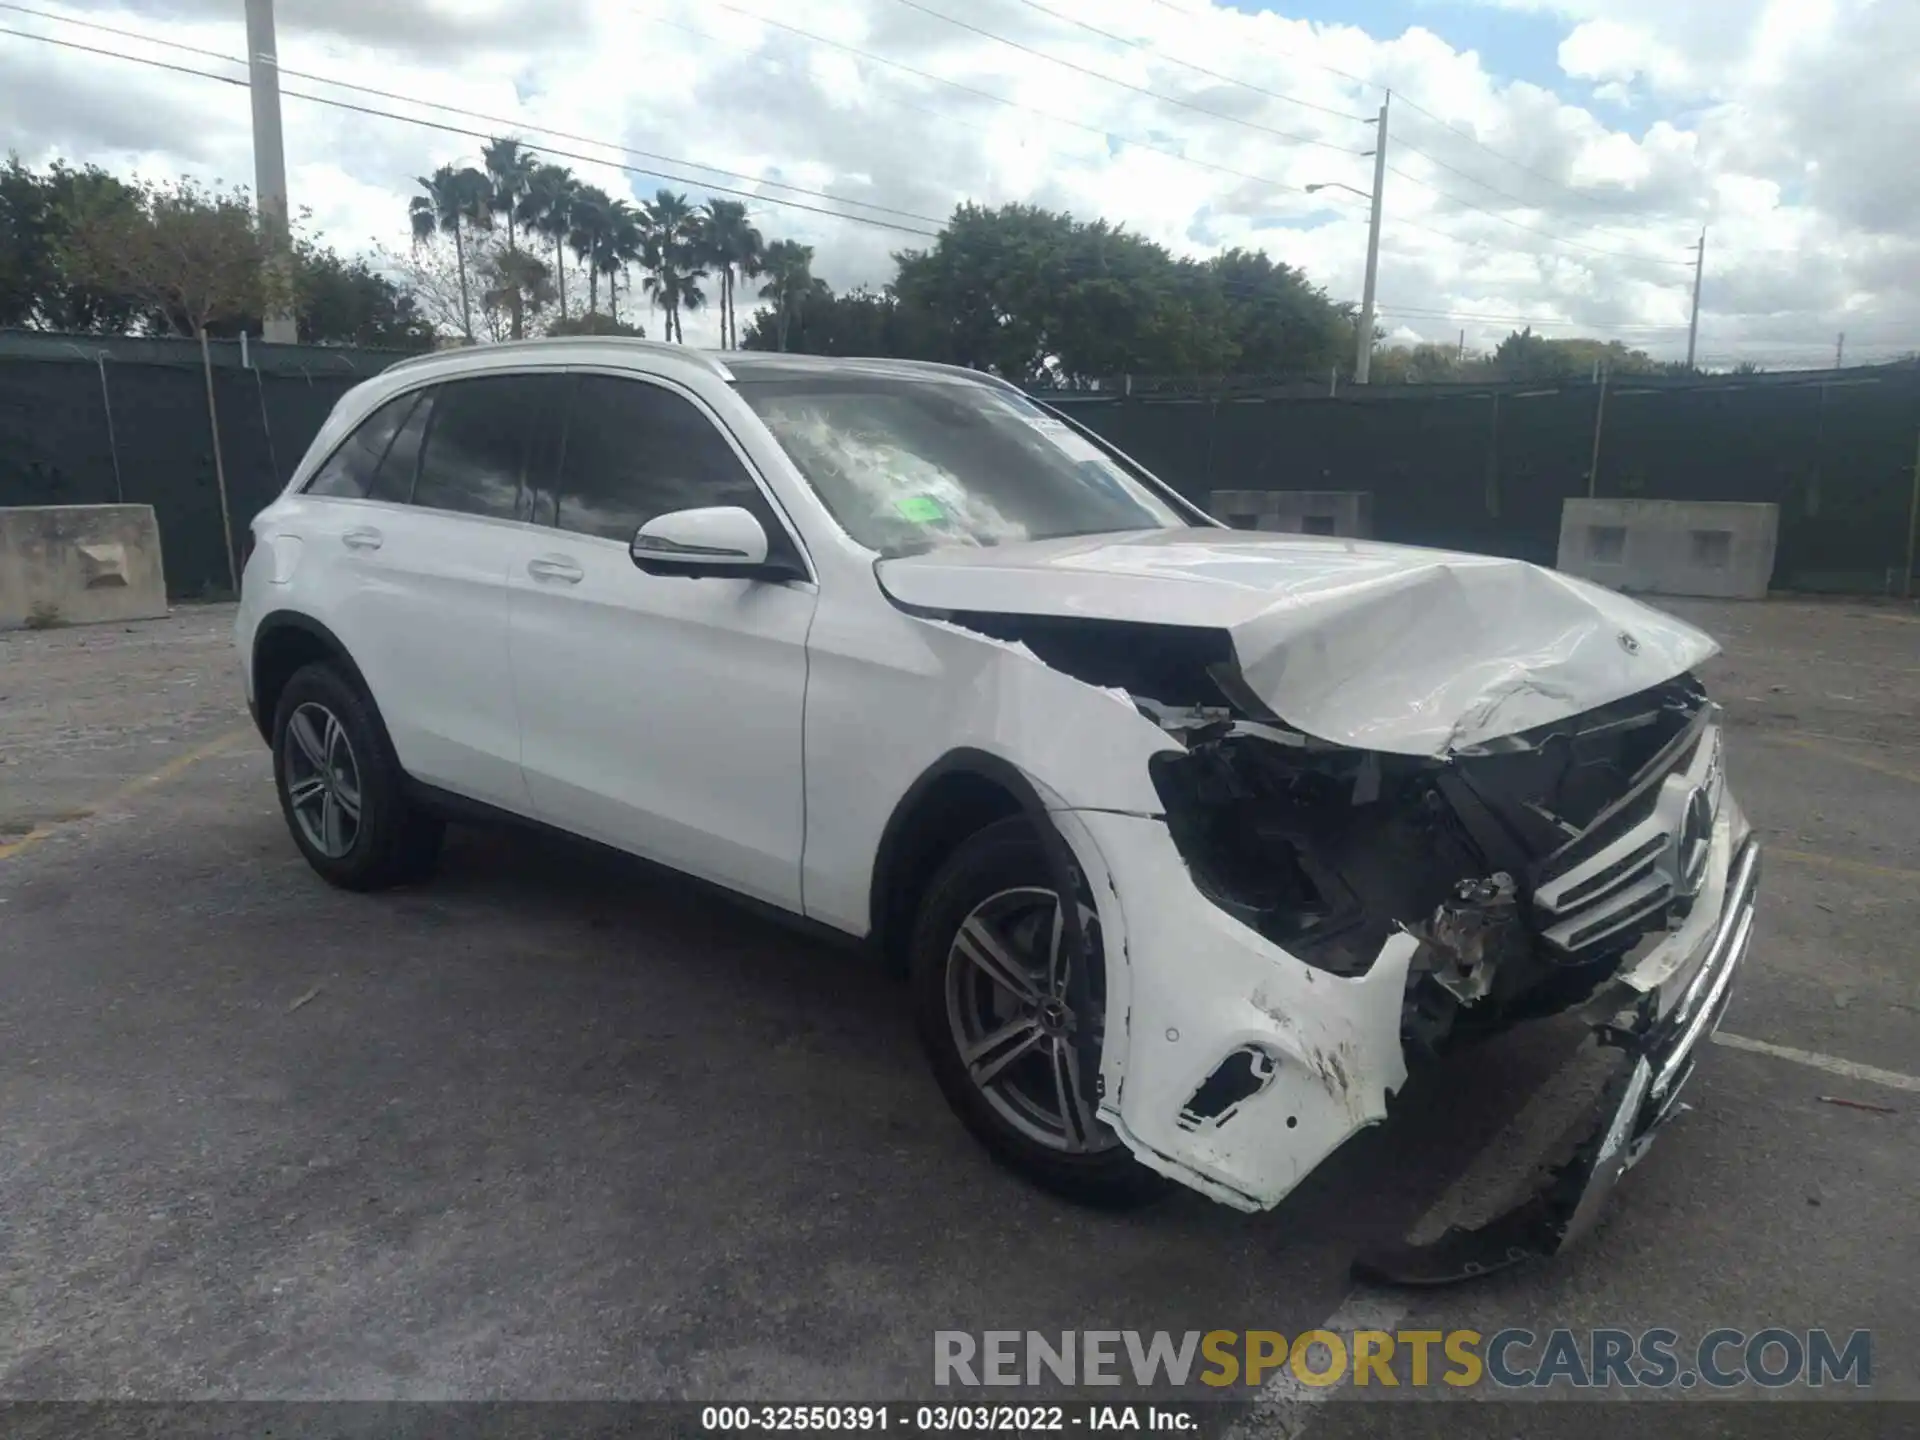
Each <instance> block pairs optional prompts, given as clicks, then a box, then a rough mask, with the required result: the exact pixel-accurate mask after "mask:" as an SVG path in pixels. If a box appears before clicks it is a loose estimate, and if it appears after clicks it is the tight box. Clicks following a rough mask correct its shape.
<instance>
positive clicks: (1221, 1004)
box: [1054, 811, 1417, 1210]
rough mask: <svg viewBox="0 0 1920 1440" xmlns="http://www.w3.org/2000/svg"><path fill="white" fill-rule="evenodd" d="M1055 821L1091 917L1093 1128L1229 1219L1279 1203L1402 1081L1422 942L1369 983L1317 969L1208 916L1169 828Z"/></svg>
mask: <svg viewBox="0 0 1920 1440" xmlns="http://www.w3.org/2000/svg"><path fill="white" fill-rule="evenodd" d="M1054 818H1055V821H1056V824H1058V825H1059V826H1060V828H1061V831H1062V834H1063V836H1064V837H1065V838H1066V839H1067V841H1068V843H1069V844H1070V845H1071V846H1073V848H1074V849H1075V850H1076V852H1078V853H1079V854H1080V858H1081V860H1082V863H1083V865H1084V866H1086V868H1087V870H1088V878H1089V880H1090V881H1091V882H1092V884H1091V887H1090V888H1091V889H1092V890H1093V892H1094V895H1095V897H1096V900H1097V904H1098V908H1099V914H1100V926H1101V936H1102V945H1103V949H1104V952H1105V958H1106V965H1107V976H1108V994H1107V1003H1108V1023H1107V1034H1106V1043H1105V1046H1104V1047H1103V1051H1102V1055H1101V1088H1102V1098H1101V1106H1100V1118H1101V1119H1102V1120H1104V1121H1105V1122H1106V1123H1107V1124H1108V1125H1110V1126H1112V1127H1113V1129H1114V1132H1115V1133H1116V1134H1118V1135H1119V1136H1120V1138H1121V1139H1122V1140H1123V1141H1125V1142H1126V1144H1127V1146H1128V1148H1129V1149H1131V1150H1132V1151H1133V1153H1134V1154H1135V1155H1136V1156H1137V1157H1138V1158H1139V1159H1140V1161H1141V1163H1143V1164H1145V1165H1146V1166H1148V1167H1149V1168H1150V1169H1153V1170H1156V1171H1158V1172H1160V1173H1161V1174H1163V1175H1167V1176H1169V1177H1171V1178H1172V1179H1175V1180H1178V1181H1180V1182H1182V1183H1183V1184H1186V1185H1188V1186H1191V1187H1192V1188H1193V1189H1196V1190H1199V1191H1201V1192H1202V1193H1204V1194H1206V1195H1209V1196H1211V1197H1213V1198H1214V1199H1216V1200H1220V1201H1222V1202H1224V1203H1226V1204H1228V1205H1231V1206H1234V1207H1235V1208H1236V1209H1241V1210H1263V1209H1267V1208H1269V1207H1271V1206H1273V1205H1276V1204H1278V1203H1279V1202H1280V1201H1281V1200H1282V1199H1283V1198H1285V1196H1286V1195H1287V1194H1288V1192H1290V1191H1291V1190H1292V1189H1293V1188H1294V1186H1296V1185H1298V1184H1299V1183H1300V1181H1301V1180H1303V1179H1304V1178H1305V1177H1306V1176H1307V1174H1308V1173H1309V1172H1311V1171H1312V1170H1313V1169H1314V1168H1315V1167H1316V1166H1317V1165H1319V1164H1320V1162H1321V1161H1322V1160H1324V1159H1325V1158H1326V1157H1327V1156H1328V1155H1329V1154H1331V1153H1332V1152H1333V1150H1335V1149H1336V1148H1337V1147H1338V1146H1339V1145H1340V1144H1341V1142H1342V1141H1344V1140H1346V1139H1347V1137H1348V1136H1350V1135H1352V1134H1353V1133H1354V1132H1355V1131H1356V1130H1359V1129H1361V1128H1363V1127H1365V1126H1367V1125H1371V1124H1374V1123H1376V1122H1377V1121H1379V1120H1381V1119H1383V1118H1384V1117H1385V1115H1386V1101H1387V1096H1388V1095H1389V1094H1390V1093H1392V1092H1393V1091H1395V1090H1397V1089H1398V1088H1399V1087H1400V1086H1401V1085H1402V1084H1403V1083H1404V1082H1405V1080H1406V1073H1407V1072H1406V1062H1405V1057H1404V1054H1403V1051H1402V1048H1401V1041H1400V1014H1401V1002H1402V997H1403V995H1404V993H1405V990H1406V982H1407V968H1408V965H1409V963H1410V962H1411V961H1412V959H1413V955H1414V951H1415V950H1416V948H1417V942H1416V941H1415V940H1414V939H1413V938H1412V937H1411V936H1409V935H1406V934H1403V933H1396V934H1395V935H1394V936H1392V937H1391V938H1390V939H1389V940H1388V941H1387V942H1386V944H1385V946H1384V947H1383V949H1382V951H1381V953H1380V955H1379V957H1378V959H1377V960H1376V961H1375V963H1374V964H1373V966H1372V967H1371V968H1370V969H1369V971H1368V972H1367V973H1366V974H1365V975H1361V976H1354V977H1344V976H1338V975H1331V974H1328V973H1326V972H1324V971H1320V970H1315V969H1313V968H1312V967H1311V966H1308V965H1307V964H1305V963H1304V962H1302V961H1300V960H1298V959H1296V958H1294V957H1293V956H1292V955H1290V954H1288V953H1287V952H1286V951H1285V950H1283V949H1281V948H1280V947H1279V946H1277V945H1274V944H1272V943H1271V942H1269V941H1267V940H1265V939H1263V938H1262V937H1261V936H1260V935H1258V934H1256V933H1255V932H1254V931H1252V930H1250V929H1248V928H1247V927H1246V926H1244V925H1241V924H1240V923H1239V922H1238V921H1236V920H1234V919H1233V918H1232V917H1231V916H1229V915H1227V914H1226V913H1225V912H1223V911H1222V910H1220V909H1219V908H1218V907H1217V906H1214V905H1212V904H1210V903H1209V902H1208V901H1207V900H1206V899H1205V897H1203V896H1202V895H1201V894H1200V892H1199V891H1198V890H1197V889H1195V888H1194V885H1193V883H1192V881H1191V880H1190V879H1189V877H1188V873H1187V867H1186V865H1185V863H1184V862H1183V861H1182V860H1181V858H1180V855H1179V853H1178V852H1177V851H1176V850H1175V848H1174V844H1173V840H1172V837H1171V836H1170V835H1169V834H1168V831H1167V827H1166V825H1165V823H1164V822H1163V821H1160V820H1158V819H1152V818H1148V817H1144V816H1138V815H1122V814H1114V813H1110V812H1093V811H1072V812H1067V813H1063V814H1056V815H1055V817H1054ZM1223 1067H1226V1069H1225V1070H1223ZM1217 1072H1218V1073H1217ZM1210 1081H1212V1082H1213V1083H1212V1084H1211V1085H1210V1084H1209V1082H1210Z"/></svg>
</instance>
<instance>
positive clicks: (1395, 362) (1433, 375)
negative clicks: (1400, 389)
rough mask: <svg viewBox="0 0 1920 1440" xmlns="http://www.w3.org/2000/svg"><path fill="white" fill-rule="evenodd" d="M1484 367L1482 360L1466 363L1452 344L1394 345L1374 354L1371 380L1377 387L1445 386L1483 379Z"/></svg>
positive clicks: (1473, 359)
mask: <svg viewBox="0 0 1920 1440" xmlns="http://www.w3.org/2000/svg"><path fill="white" fill-rule="evenodd" d="M1484 368H1485V367H1484V362H1482V361H1481V360H1480V359H1479V358H1478V357H1474V358H1471V359H1468V360H1466V361H1462V360H1461V358H1460V352H1459V350H1458V349H1456V348H1455V347H1454V346H1452V345H1435V344H1420V345H1391V346H1388V347H1386V348H1385V349H1382V350H1377V351H1375V352H1374V356H1373V370H1372V376H1371V379H1372V381H1373V383H1374V384H1375V385H1441V384H1445V383H1447V382H1448V381H1453V380H1475V379H1479V378H1481V374H1480V372H1481V371H1482V370H1484Z"/></svg>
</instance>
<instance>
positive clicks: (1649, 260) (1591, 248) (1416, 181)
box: [1387, 165, 1693, 268]
mask: <svg viewBox="0 0 1920 1440" xmlns="http://www.w3.org/2000/svg"><path fill="white" fill-rule="evenodd" d="M1387 169H1389V170H1391V171H1392V172H1393V173H1394V174H1395V175H1398V176H1399V177H1400V178H1401V179H1402V180H1405V181H1406V182H1407V183H1408V184H1409V185H1418V186H1419V187H1420V188H1421V189H1422V190H1426V191H1428V192H1430V193H1431V194H1433V195H1436V196H1438V197H1439V198H1440V199H1442V200H1448V201H1451V202H1452V203H1453V204H1455V205H1458V206H1460V207H1461V208H1462V209H1466V210H1477V211H1479V212H1480V214H1482V215H1485V216H1487V217H1488V218H1489V219H1491V220H1498V221H1499V222H1500V223H1501V224H1502V225H1511V226H1512V227H1513V228H1514V229H1516V230H1525V231H1526V232H1527V233H1528V234H1531V235H1539V236H1542V237H1544V238H1546V239H1548V240H1552V241H1554V242H1555V243H1557V244H1560V245H1570V246H1572V247H1573V248H1574V249H1575V250H1585V251H1587V252H1589V253H1590V254H1594V255H1610V256H1612V257H1613V258H1615V259H1617V260H1639V261H1642V262H1644V263H1646V264H1649V265H1684V266H1687V267H1689V268H1691V266H1692V265H1693V262H1692V261H1691V260H1662V259H1660V258H1659V257H1658V256H1654V255H1635V254H1633V253H1632V252H1631V251H1628V250H1603V249H1601V248H1600V247H1599V246H1597V245H1588V244H1584V243H1583V242H1581V241H1579V240H1569V239H1567V238H1566V237H1565V236H1564V235H1556V234H1554V233H1553V232H1552V231H1551V230H1542V229H1541V228H1540V227H1539V226H1538V225H1528V224H1526V223H1525V222H1524V221H1520V220H1515V219H1514V218H1513V217H1512V216H1510V215H1502V214H1501V213H1500V212H1499V211H1498V210H1489V209H1488V208H1487V207H1486V206H1484V205H1476V204H1474V203H1473V201H1471V200H1462V199H1461V198H1460V197H1459V196H1458V195H1452V194H1449V193H1448V192H1447V191H1445V190H1441V189H1438V188H1436V187H1435V186H1432V185H1429V184H1428V183H1427V182H1426V181H1424V180H1422V179H1421V178H1420V177H1419V176H1417V175H1409V174H1408V173H1407V172H1406V171H1404V170H1402V169H1401V168H1400V167H1399V166H1397V165H1389V166H1387Z"/></svg>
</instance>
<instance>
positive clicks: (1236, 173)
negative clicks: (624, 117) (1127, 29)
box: [648, 0, 1305, 195]
mask: <svg viewBox="0 0 1920 1440" xmlns="http://www.w3.org/2000/svg"><path fill="white" fill-rule="evenodd" d="M706 3H707V4H708V5H710V6H715V7H717V8H719V9H721V10H727V11H731V12H732V13H733V14H735V15H739V16H742V17H744V18H746V19H748V20H755V21H758V22H759V23H760V24H762V25H770V26H772V27H773V28H774V29H776V30H784V31H786V32H787V33H788V34H790V35H797V36H798V37H799V38H800V39H802V40H806V41H810V42H811V43H813V44H815V45H825V46H826V47H827V48H828V49H830V50H838V51H840V52H842V53H843V54H847V55H852V56H855V57H856V58H858V59H861V60H867V61H871V62H872V63H873V64H875V65H884V66H886V67H887V68H888V69H891V70H899V71H901V72H903V73H904V74H908V75H912V76H914V77H915V78H917V79H921V80H925V81H928V82H929V83H931V84H935V85H945V86H947V87H948V88H949V89H953V90H959V91H961V92H963V93H965V94H968V95H972V96H975V97H976V98H978V99H981V100H990V101H992V102H993V103H994V104H996V105H1005V106H1007V107H1008V108H1010V109H1013V110H1021V111H1025V112H1026V113H1027V114H1029V115H1038V116H1039V117H1040V118H1041V119H1043V120H1051V121H1053V122H1054V123H1055V124H1057V125H1067V126H1071V127H1072V128H1073V129H1075V130H1081V131H1084V132H1086V133H1087V134H1089V135H1093V136H1096V137H1098V138H1099V139H1101V140H1103V141H1107V142H1112V141H1114V140H1119V141H1122V142H1124V143H1126V144H1128V145H1132V146H1134V147H1136V148H1137V149H1141V150H1150V151H1152V152H1153V153H1154V154H1156V155H1164V156H1166V157H1167V158H1168V159H1169V160H1177V161H1179V162H1180V163H1181V164H1183V165H1192V166H1194V167H1195V168H1197V169H1200V170H1211V171H1213V172H1214V173H1216V174H1219V175H1231V176H1233V177H1234V178H1235V179H1239V180H1250V181H1252V182H1253V183H1254V184H1256V185H1264V186H1266V187H1267V188H1268V189H1271V190H1285V191H1288V192H1290V193H1292V194H1296V195H1298V194H1304V193H1305V192H1304V191H1303V190H1302V188H1301V187H1300V186H1298V185H1288V184H1286V183H1285V182H1284V181H1280V180H1274V179H1270V178H1268V177H1267V176H1264V175H1254V174H1251V173H1249V172H1248V171H1245V170H1236V169H1234V168H1233V167H1232V166H1230V165H1216V164H1214V163H1213V162H1212V161H1210V160H1196V159H1194V158H1193V157H1192V156H1190V155H1183V154H1181V153H1180V152H1179V151H1178V150H1169V149H1168V148H1167V147H1166V146H1164V145H1156V144H1154V143H1153V142H1152V141H1151V140H1142V139H1140V138H1139V137H1137V136H1134V135H1128V134H1126V133H1124V132H1122V131H1119V130H1112V129H1109V128H1108V127H1106V126H1104V125H1094V124H1090V123H1088V122H1087V121H1084V120H1075V119H1072V118H1070V117H1068V116H1065V115H1056V114H1054V113H1053V112H1052V111H1050V110H1041V109H1039V108H1037V107H1035V106H1032V105H1026V104H1022V103H1021V102H1020V101H1018V100H1009V99H1008V98H1007V97H1006V96H1004V95H996V94H994V93H993V92H992V91H991V90H982V89H980V88H978V87H977V86H973V85H968V84H966V83H965V82H964V81H960V80H949V79H948V78H947V77H946V76H944V75H935V74H934V73H933V72H932V71H929V70H921V69H919V68H918V67H916V66H913V65H909V64H907V63H906V62H905V61H903V60H895V59H892V58H891V57H889V56H886V55H877V54H875V53H874V52H873V51H871V50H862V49H861V48H860V47H859V46H857V45H849V44H847V43H846V42H845V41H841V40H831V39H828V38H827V37H826V36H824V35H816V34H814V33H813V32H812V31H811V30H802V29H801V28H800V27H799V26H798V25H790V24H788V23H787V22H786V21H785V20H775V19H774V18H773V17H772V16H770V15H761V14H758V13H756V12H755V11H752V10H748V9H745V8H744V7H742V6H739V5H733V4H729V3H728V0H706ZM648 18H649V19H650V20H651V21H652V23H654V24H659V25H671V26H673V27H674V28H675V29H681V30H691V28H692V27H690V26H686V25H680V24H678V23H677V22H675V21H672V20H667V19H663V18H661V17H658V16H651V17H648ZM692 33H694V34H696V35H697V34H701V33H704V32H701V31H698V30H693V31H692ZM707 38H708V39H710V40H717V39H718V37H717V36H713V35H709V36H707ZM722 43H724V42H722Z"/></svg>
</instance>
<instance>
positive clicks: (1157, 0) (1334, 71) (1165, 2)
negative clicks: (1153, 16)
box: [1153, 0, 1386, 90]
mask: <svg viewBox="0 0 1920 1440" xmlns="http://www.w3.org/2000/svg"><path fill="white" fill-rule="evenodd" d="M1153 3H1154V4H1155V5H1158V6H1159V7H1160V8H1161V9H1162V10H1171V11H1172V12H1173V13H1174V14H1176V15H1179V16H1183V17H1184V18H1186V19H1188V20H1198V19H1199V18H1200V17H1201V15H1202V13H1203V12H1201V11H1199V10H1189V9H1187V7H1186V6H1184V5H1175V4H1174V3H1173V0H1153ZM1209 9H1211V7H1209ZM1284 53H1287V54H1293V52H1292V51H1287V52H1284ZM1295 58H1296V59H1300V60H1306V63H1307V64H1309V65H1311V66H1313V67H1314V68H1315V69H1317V70H1324V71H1326V72H1327V73H1328V74H1329V75H1338V76H1339V77H1340V78H1341V79H1342V80H1351V81H1352V82H1353V83H1354V84H1356V85H1371V86H1372V87H1373V88H1374V89H1376V90H1384V89H1385V88H1386V87H1385V86H1384V85H1382V84H1381V83H1380V82H1379V81H1378V80H1369V79H1367V78H1366V77H1365V76H1363V75H1355V74H1354V73H1353V72H1351V71H1349V70H1341V69H1338V68H1337V67H1335V66H1332V65H1327V64H1324V63H1322V62H1321V61H1319V60H1307V59H1306V57H1305V56H1304V55H1296V56H1295Z"/></svg>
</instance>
